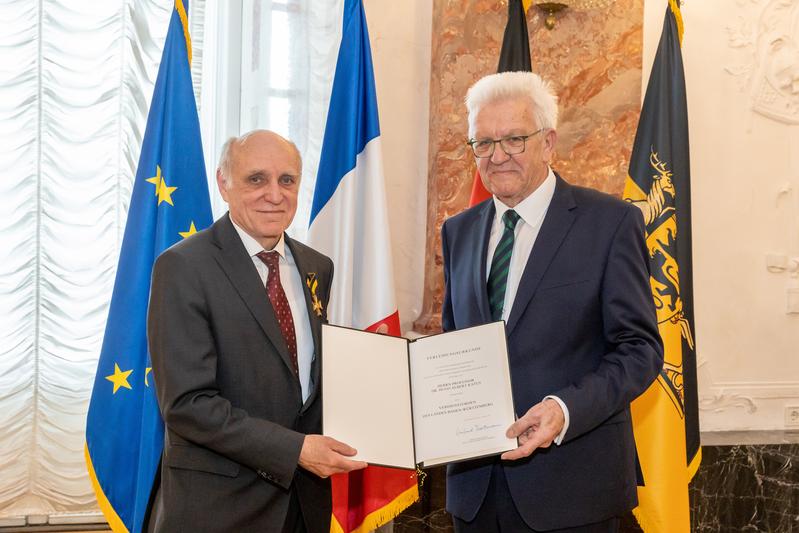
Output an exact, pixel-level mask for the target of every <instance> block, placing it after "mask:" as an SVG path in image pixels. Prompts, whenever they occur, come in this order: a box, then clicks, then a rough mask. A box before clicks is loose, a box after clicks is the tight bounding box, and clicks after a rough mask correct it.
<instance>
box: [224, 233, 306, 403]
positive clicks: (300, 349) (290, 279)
mask: <svg viewBox="0 0 799 533" xmlns="http://www.w3.org/2000/svg"><path fill="white" fill-rule="evenodd" d="M230 221H231V222H233V219H232V218H231V219H230ZM233 227H234V228H236V232H237V233H238V234H239V237H241V242H242V243H243V244H244V248H245V249H246V250H247V253H248V254H249V255H250V259H252V263H253V264H254V265H255V269H256V270H257V271H258V275H259V276H261V283H262V284H263V285H264V297H265V298H268V297H267V296H266V278H267V277H268V275H269V267H267V266H266V264H265V263H264V262H263V261H261V259H259V258H258V254H259V253H261V252H263V251H264V248H263V246H261V245H260V244H259V243H258V241H256V240H255V239H254V238H253V237H251V236H250V235H249V234H248V233H247V232H246V231H244V230H243V229H241V228H240V227H239V226H238V225H237V224H236V223H235V222H233ZM272 250H274V251H275V252H277V253H278V255H279V256H280V259H279V260H278V270H280V284H281V285H282V286H283V292H285V293H286V299H287V300H288V301H289V307H290V308H291V317H292V318H293V319H294V333H295V334H296V336H297V367H298V368H299V371H300V387H301V388H302V401H303V402H305V400H307V399H308V396H309V395H310V394H311V385H310V381H311V363H312V362H313V358H314V345H313V336H312V335H311V320H310V318H309V317H308V306H307V305H306V303H305V294H304V293H303V284H302V276H300V272H299V270H297V264H296V263H295V262H294V256H292V255H291V250H290V249H289V247H288V246H286V241H285V239H284V236H283V235H281V236H280V240H279V241H277V244H275V247H274V248H272ZM272 250H266V251H267V252H269V251H272Z"/></svg>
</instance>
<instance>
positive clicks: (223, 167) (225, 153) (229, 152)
mask: <svg viewBox="0 0 799 533" xmlns="http://www.w3.org/2000/svg"><path fill="white" fill-rule="evenodd" d="M256 133H268V134H270V135H274V136H275V137H277V138H279V139H282V140H283V141H284V142H285V143H286V144H288V145H289V147H290V148H291V150H292V151H293V152H294V155H295V156H296V157H297V163H298V164H299V168H300V174H302V156H301V155H300V150H299V148H297V145H296V144H294V143H293V142H291V141H290V140H288V139H286V138H285V137H283V136H282V135H279V134H277V133H275V132H273V131H269V130H252V131H248V132H247V133H244V134H242V135H241V136H239V137H231V138H229V139H228V140H227V141H225V144H223V145H222V152H221V153H220V154H219V166H218V167H217V170H218V171H219V173H220V174H221V175H222V180H223V181H224V183H225V188H230V170H231V166H232V165H233V147H234V146H241V145H242V144H244V143H245V142H247V139H249V138H250V137H252V136H253V135H255V134H256Z"/></svg>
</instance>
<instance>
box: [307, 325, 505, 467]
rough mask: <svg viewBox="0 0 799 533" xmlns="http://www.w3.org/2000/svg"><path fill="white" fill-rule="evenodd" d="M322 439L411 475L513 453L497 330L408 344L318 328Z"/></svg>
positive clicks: (479, 328)
mask: <svg viewBox="0 0 799 533" xmlns="http://www.w3.org/2000/svg"><path fill="white" fill-rule="evenodd" d="M322 345H323V347H324V357H323V359H322V381H323V383H322V387H323V390H324V394H323V398H322V424H323V428H324V429H323V432H324V434H325V435H330V436H332V437H335V438H336V439H339V440H343V441H345V442H347V443H349V444H351V445H352V446H354V447H355V448H357V449H358V454H357V455H356V456H355V457H354V459H357V460H362V461H367V462H369V463H373V464H380V465H385V466H396V467H402V468H414V466H415V465H416V464H417V463H421V464H423V465H424V466H431V465H435V464H442V463H449V462H453V461H460V460H465V459H472V458H475V457H481V456H486V455H495V454H499V453H502V452H504V451H507V450H511V449H514V448H516V446H517V443H516V439H512V438H508V437H506V436H505V431H506V430H507V428H508V427H509V426H510V425H511V424H513V422H514V409H513V397H512V392H511V384H510V372H509V369H508V354H507V346H506V340H505V326H504V323H503V322H494V323H491V324H485V325H482V326H476V327H473V328H467V329H463V330H458V331H452V332H449V333H444V334H441V335H433V336H430V337H425V338H421V339H417V340H415V341H408V340H407V339H403V338H397V337H386V336H382V335H378V334H375V333H368V332H363V331H357V330H352V329H346V328H340V327H336V326H328V325H325V326H323V329H322Z"/></svg>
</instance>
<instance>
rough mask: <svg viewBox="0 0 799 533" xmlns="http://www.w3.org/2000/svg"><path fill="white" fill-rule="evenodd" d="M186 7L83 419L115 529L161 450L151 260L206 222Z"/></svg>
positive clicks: (176, 12)
mask: <svg viewBox="0 0 799 533" xmlns="http://www.w3.org/2000/svg"><path fill="white" fill-rule="evenodd" d="M184 4H186V6H187V5H188V3H187V1H186V2H184V1H181V0H176V1H175V6H174V9H173V11H172V18H171V20H170V23H169V32H168V33H167V38H166V44H165V46H164V53H163V56H162V58H161V65H160V67H159V70H158V78H157V79H156V82H155V91H154V93H153V99H152V104H151V105H150V114H149V116H148V118H147V129H146V130H145V133H144V141H143V143H142V149H141V156H140V157H139V166H138V169H137V172H136V181H135V183H134V185H133V195H132V198H131V201H130V209H129V211H128V221H127V225H126V227H125V236H124V240H123V241H122V250H121V251H120V256H119V268H118V269H117V276H116V282H115V283H114V292H113V295H112V297H111V308H110V310H109V313H108V322H107V324H106V329H105V338H104V339H103V348H102V351H101V352H100V360H99V362H98V365H97V376H96V377H95V381H94V390H93V392H92V399H91V404H90V405H89V414H88V418H87V421H86V450H85V452H86V466H87V468H88V470H89V475H90V477H91V480H92V484H93V485H94V490H95V493H96V495H97V501H98V503H99V504H100V508H101V509H102V511H103V513H104V514H105V516H106V519H107V520H108V523H109V524H110V526H111V528H112V529H113V531H115V532H120V531H125V532H136V533H138V532H140V531H141V530H142V525H143V522H144V517H145V513H146V512H147V505H148V501H149V499H150V492H151V489H152V488H153V480H154V479H155V477H156V473H157V470H158V465H159V460H160V457H161V451H162V448H163V440H164V425H163V422H162V421H161V416H160V413H159V411H158V404H157V402H156V396H155V386H154V383H153V375H152V373H151V366H152V364H151V363H150V356H149V354H148V353H147V332H146V323H147V321H146V319H147V303H148V298H149V292H150V275H151V272H152V267H153V261H155V258H156V257H158V254H160V253H161V252H162V251H163V250H165V249H166V248H168V247H169V246H171V245H173V244H174V243H175V242H177V241H179V240H180V239H182V238H186V237H188V236H190V235H191V234H192V233H195V232H196V231H198V230H201V229H203V228H205V227H207V226H209V225H210V224H211V222H212V217H211V205H210V200H209V197H208V184H207V181H206V175H205V166H204V163H203V153H202V144H201V141H200V125H199V120H198V118H197V106H196V104H195V101H194V92H193V91H192V83H191V73H190V64H191V41H190V39H189V32H188V21H187V17H186V7H184Z"/></svg>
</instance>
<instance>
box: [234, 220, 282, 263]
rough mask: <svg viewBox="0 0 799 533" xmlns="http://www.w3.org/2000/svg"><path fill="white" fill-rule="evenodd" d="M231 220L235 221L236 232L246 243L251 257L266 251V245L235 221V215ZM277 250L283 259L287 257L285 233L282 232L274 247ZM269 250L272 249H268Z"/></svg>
mask: <svg viewBox="0 0 799 533" xmlns="http://www.w3.org/2000/svg"><path fill="white" fill-rule="evenodd" d="M230 222H231V223H233V227H234V228H236V233H238V234H239V237H240V238H241V242H242V244H244V248H245V249H246V250H247V255H249V256H250V257H255V256H256V255H258V254H259V253H261V252H263V251H264V247H263V246H261V244H260V243H259V242H258V241H256V240H255V239H254V238H253V236H252V235H250V234H249V233H247V232H246V231H244V230H243V229H242V228H241V227H239V225H238V224H236V223H235V222H233V217H230ZM272 250H274V251H275V252H277V253H278V254H279V255H280V257H282V258H283V259H285V258H286V240H285V233H281V234H280V239H279V240H278V241H277V244H275V247H274V248H272ZM266 251H267V252H269V251H271V250H266Z"/></svg>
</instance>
